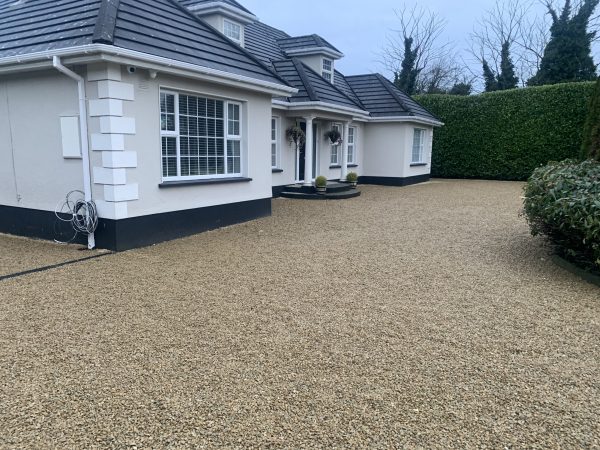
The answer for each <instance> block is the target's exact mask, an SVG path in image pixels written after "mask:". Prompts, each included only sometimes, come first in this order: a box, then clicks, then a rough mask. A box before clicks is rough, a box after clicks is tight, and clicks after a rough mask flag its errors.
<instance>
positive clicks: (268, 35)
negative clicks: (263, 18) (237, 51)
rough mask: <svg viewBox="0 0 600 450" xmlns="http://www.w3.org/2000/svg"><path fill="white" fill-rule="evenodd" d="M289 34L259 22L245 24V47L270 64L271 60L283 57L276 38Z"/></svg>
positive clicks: (286, 36) (282, 37)
mask: <svg viewBox="0 0 600 450" xmlns="http://www.w3.org/2000/svg"><path fill="white" fill-rule="evenodd" d="M288 37H289V35H288V34H287V33H284V32H283V31H281V30H278V29H277V28H273V27H270V26H269V25H265V24H264V23H261V22H255V23H252V24H250V25H246V31H245V36H244V41H245V45H246V49H247V50H248V51H249V52H250V53H252V54H253V55H254V56H256V57H257V58H258V59H260V60H261V61H262V62H264V63H265V64H267V65H269V66H271V62H272V61H278V60H281V59H285V57H286V56H285V54H284V53H283V51H282V50H281V48H280V47H279V44H277V39H285V38H288Z"/></svg>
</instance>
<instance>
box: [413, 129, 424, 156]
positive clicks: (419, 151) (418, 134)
mask: <svg viewBox="0 0 600 450" xmlns="http://www.w3.org/2000/svg"><path fill="white" fill-rule="evenodd" d="M424 148H425V130H423V129H420V128H415V134H414V137H413V148H412V163H413V164H421V163H423V153H424Z"/></svg>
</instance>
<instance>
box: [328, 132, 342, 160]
mask: <svg viewBox="0 0 600 450" xmlns="http://www.w3.org/2000/svg"><path fill="white" fill-rule="evenodd" d="M331 129H332V130H336V131H338V132H339V133H340V134H342V126H341V125H340V124H339V123H334V124H333V125H331ZM329 163H330V164H331V165H332V166H337V165H338V164H339V163H340V146H339V145H338V144H334V145H332V146H331V160H330V161H329Z"/></svg>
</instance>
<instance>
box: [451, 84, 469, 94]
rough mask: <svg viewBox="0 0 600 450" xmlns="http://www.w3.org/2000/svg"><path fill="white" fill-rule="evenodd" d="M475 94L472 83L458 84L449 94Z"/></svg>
mask: <svg viewBox="0 0 600 450" xmlns="http://www.w3.org/2000/svg"><path fill="white" fill-rule="evenodd" d="M471 92H473V86H472V85H471V83H456V84H455V85H454V86H452V89H450V91H449V92H448V94H450V95H464V96H466V95H471Z"/></svg>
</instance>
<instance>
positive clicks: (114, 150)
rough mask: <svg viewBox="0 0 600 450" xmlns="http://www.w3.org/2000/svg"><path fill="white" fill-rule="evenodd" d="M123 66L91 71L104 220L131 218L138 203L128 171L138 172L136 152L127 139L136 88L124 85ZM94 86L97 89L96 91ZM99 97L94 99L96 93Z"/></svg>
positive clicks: (92, 113) (99, 66)
mask: <svg viewBox="0 0 600 450" xmlns="http://www.w3.org/2000/svg"><path fill="white" fill-rule="evenodd" d="M121 70H122V68H121V66H120V65H118V64H114V63H102V64H96V65H93V66H90V67H89V68H88V82H90V85H91V86H92V87H91V88H90V90H89V93H90V100H89V114H90V117H92V118H95V120H96V122H95V126H94V131H95V132H94V133H92V135H91V147H92V150H93V151H94V152H100V155H98V156H96V157H95V158H94V161H95V166H94V168H93V177H94V178H93V180H94V184H96V185H101V186H102V190H101V192H102V193H103V198H100V199H96V205H97V207H98V213H99V215H100V217H101V218H103V219H111V220H121V219H127V218H128V217H129V207H128V202H131V201H135V200H138V198H139V188H138V184H137V183H128V177H127V175H128V171H129V170H134V169H135V168H137V164H138V161H137V152H135V151H134V150H132V149H130V148H128V146H127V141H126V136H131V135H135V133H136V123H135V118H133V117H126V116H125V109H126V105H125V102H132V101H135V89H134V85H133V84H130V83H124V82H122V81H121ZM94 85H95V87H96V88H97V89H94ZM94 92H96V93H97V97H96V98H93V93H94Z"/></svg>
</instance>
